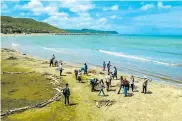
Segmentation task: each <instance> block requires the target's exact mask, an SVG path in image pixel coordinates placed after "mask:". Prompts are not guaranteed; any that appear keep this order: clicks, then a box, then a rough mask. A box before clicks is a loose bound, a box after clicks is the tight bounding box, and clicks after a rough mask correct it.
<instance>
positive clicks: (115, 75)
mask: <svg viewBox="0 0 182 121" xmlns="http://www.w3.org/2000/svg"><path fill="white" fill-rule="evenodd" d="M112 77H113V79H114V77H116V79H117V69H116V67H114V70H113V72H112Z"/></svg>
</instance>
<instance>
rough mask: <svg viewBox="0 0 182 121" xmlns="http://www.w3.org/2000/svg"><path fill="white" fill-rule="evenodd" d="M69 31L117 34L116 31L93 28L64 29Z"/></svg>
mask: <svg viewBox="0 0 182 121" xmlns="http://www.w3.org/2000/svg"><path fill="white" fill-rule="evenodd" d="M65 30H66V31H68V32H70V33H97V34H118V32H116V31H101V30H93V29H82V30H75V29H65Z"/></svg>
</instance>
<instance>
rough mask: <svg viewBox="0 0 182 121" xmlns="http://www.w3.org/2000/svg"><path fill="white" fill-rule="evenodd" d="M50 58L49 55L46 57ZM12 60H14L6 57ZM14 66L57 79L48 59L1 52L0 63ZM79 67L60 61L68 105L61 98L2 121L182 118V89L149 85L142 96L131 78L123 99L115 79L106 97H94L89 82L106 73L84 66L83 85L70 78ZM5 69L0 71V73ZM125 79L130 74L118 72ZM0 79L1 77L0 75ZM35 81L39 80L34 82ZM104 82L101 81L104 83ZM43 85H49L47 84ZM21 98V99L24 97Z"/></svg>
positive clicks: (138, 84)
mask: <svg viewBox="0 0 182 121" xmlns="http://www.w3.org/2000/svg"><path fill="white" fill-rule="evenodd" d="M50 56H51V55H50ZM10 57H16V59H15V60H7V58H10ZM6 61H7V63H8V64H9V65H7V66H12V67H13V66H16V68H24V69H29V70H31V71H35V72H36V73H45V72H47V73H49V74H52V75H56V76H59V71H58V69H57V67H49V60H43V59H37V58H34V57H32V56H30V55H22V54H21V53H18V52H15V51H10V50H8V49H1V62H5V63H6ZM82 66H83V65H81V64H73V63H70V62H65V61H63V69H64V70H63V75H64V76H62V77H61V79H60V82H61V83H62V85H61V86H64V84H65V83H69V87H70V90H71V97H70V98H71V99H70V102H71V103H72V104H73V105H72V106H64V104H63V98H61V100H59V101H56V102H53V103H51V104H49V105H47V106H45V107H43V108H34V109H29V110H26V111H24V112H21V113H16V114H12V115H9V116H8V117H4V118H3V119H2V120H4V121H25V120H26V121H42V120H43V121H60V120H62V121H88V120H90V121H121V120H123V121H151V120H152V121H181V119H182V113H181V112H182V88H181V87H176V86H174V85H169V84H160V83H155V82H149V84H148V93H147V94H143V93H141V91H142V82H143V79H140V78H136V77H135V86H136V87H135V92H132V91H131V89H130V91H129V96H128V97H124V95H123V90H122V91H121V94H117V92H118V89H119V80H112V87H111V91H108V92H107V91H106V89H104V91H105V93H106V94H107V95H108V96H105V97H103V96H98V92H91V91H90V85H89V79H90V78H92V77H96V78H98V79H105V75H106V72H103V71H102V69H101V68H99V67H96V66H90V65H88V70H89V72H90V73H89V76H85V75H84V76H83V82H84V83H78V82H77V81H76V80H75V77H74V70H75V69H80V68H81V67H82ZM7 71H8V70H5V69H2V72H7ZM121 75H122V76H123V77H125V78H127V79H128V80H129V76H130V75H123V73H122V72H119V73H118V77H120V76H121ZM1 76H2V75H1ZM37 81H39V80H37ZM104 82H105V80H104ZM46 83H50V82H49V81H48V82H46ZM1 86H3V85H2V84H1ZM2 95H4V94H3V93H2ZM10 97H11V95H10ZM24 98H25V97H24ZM95 100H97V101H99V100H100V101H101V100H109V101H113V102H114V103H113V104H112V105H109V106H106V105H104V106H102V105H99V106H98V104H97V103H96V101H95Z"/></svg>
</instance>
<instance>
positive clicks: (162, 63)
mask: <svg viewBox="0 0 182 121" xmlns="http://www.w3.org/2000/svg"><path fill="white" fill-rule="evenodd" d="M99 52H101V53H105V54H109V55H114V56H118V57H123V58H131V59H135V60H140V61H147V62H153V63H157V64H161V65H167V66H182V64H174V63H167V62H162V61H156V60H151V59H147V58H142V57H138V56H134V55H126V54H123V53H118V52H111V51H105V50H99Z"/></svg>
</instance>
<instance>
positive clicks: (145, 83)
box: [142, 76, 148, 94]
mask: <svg viewBox="0 0 182 121" xmlns="http://www.w3.org/2000/svg"><path fill="white" fill-rule="evenodd" d="M147 85H148V78H147V77H146V76H144V82H143V91H142V93H144V94H146V93H147Z"/></svg>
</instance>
